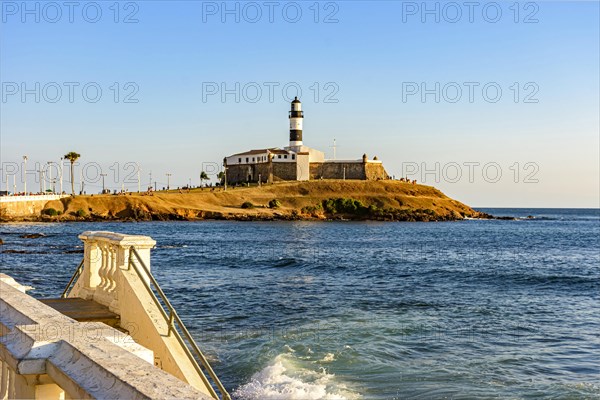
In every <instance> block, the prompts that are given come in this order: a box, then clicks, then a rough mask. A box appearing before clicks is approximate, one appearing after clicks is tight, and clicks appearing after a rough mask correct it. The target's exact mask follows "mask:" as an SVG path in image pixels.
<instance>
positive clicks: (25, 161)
mask: <svg viewBox="0 0 600 400" xmlns="http://www.w3.org/2000/svg"><path fill="white" fill-rule="evenodd" d="M23 192H24V193H25V195H27V156H23Z"/></svg>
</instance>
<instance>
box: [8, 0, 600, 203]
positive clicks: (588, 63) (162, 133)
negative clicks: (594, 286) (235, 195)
mask: <svg viewBox="0 0 600 400" xmlns="http://www.w3.org/2000/svg"><path fill="white" fill-rule="evenodd" d="M224 4H225V3H223V2H200V1H170V2H163V1H140V2H120V3H117V7H115V3H114V2H112V1H108V2H96V3H93V2H78V3H77V6H76V7H75V8H74V9H73V14H72V19H73V22H70V21H69V18H70V16H69V9H68V8H67V6H65V5H64V3H62V2H58V3H47V2H28V3H27V7H29V10H33V11H32V12H31V13H27V12H26V10H24V9H23V3H21V2H6V1H5V2H3V3H2V24H1V27H0V34H1V36H0V46H1V55H0V56H1V58H0V74H1V76H0V78H1V79H0V80H1V81H2V99H1V101H2V102H1V103H0V106H1V120H0V128H1V138H0V141H1V142H0V143H1V147H2V148H1V150H0V157H1V161H2V166H3V173H2V175H3V176H2V189H4V187H5V179H6V178H5V174H6V173H7V172H8V173H12V171H13V170H14V168H15V166H14V165H15V163H17V164H20V162H21V161H20V160H21V157H22V156H23V155H27V156H28V157H29V162H28V170H31V171H32V170H34V169H35V167H34V166H33V164H34V163H35V162H40V163H44V164H45V163H46V162H47V161H57V162H58V161H59V158H60V156H61V155H63V154H65V153H66V152H68V151H71V150H74V151H77V152H79V153H81V154H82V158H81V161H80V163H81V165H79V166H78V168H79V171H80V170H82V169H83V170H84V171H85V174H86V176H87V184H86V189H87V191H88V193H89V192H95V191H98V190H99V189H100V187H101V181H100V178H99V177H98V176H97V175H98V171H100V169H101V170H102V172H103V173H107V177H106V185H107V186H108V187H110V188H121V185H122V184H124V180H125V179H126V177H127V175H128V174H129V175H130V176H129V177H128V179H127V180H126V183H125V186H126V187H128V188H129V189H137V183H136V182H137V181H136V179H137V178H135V177H132V176H131V173H132V171H133V169H132V167H131V165H132V164H131V163H137V164H139V165H140V166H141V169H142V173H141V175H142V180H143V182H144V184H147V182H148V179H149V176H148V174H149V172H150V171H152V174H153V180H157V181H158V186H164V185H166V181H167V178H166V175H165V174H166V173H172V174H173V175H172V177H171V184H172V186H177V185H185V184H187V183H188V180H189V179H192V182H193V183H194V184H198V183H199V181H198V176H199V172H200V171H201V170H202V169H203V163H204V166H205V167H204V169H207V170H209V171H210V170H212V168H213V167H212V166H213V165H218V164H219V163H220V160H222V158H223V156H225V155H229V154H232V153H236V152H239V151H243V150H247V149H250V148H261V147H275V146H278V147H283V146H285V145H287V140H288V120H287V111H288V109H289V103H288V98H287V97H286V96H289V97H293V95H294V93H295V90H296V88H298V87H299V88H300V89H301V90H302V95H301V100H302V101H303V106H304V110H305V122H304V142H305V144H307V145H309V146H311V147H315V148H318V149H321V150H323V151H325V152H326V153H327V155H328V156H331V155H332V154H331V150H332V149H331V147H330V146H331V145H332V142H333V139H334V138H335V139H336V140H337V145H338V148H337V157H338V158H352V159H356V158H360V156H362V154H363V153H367V154H368V155H369V156H370V157H373V156H375V155H376V156H378V157H379V158H380V159H382V160H383V161H384V163H385V166H386V168H387V170H388V172H389V173H390V174H391V175H395V176H396V177H399V176H402V175H409V177H411V178H413V179H417V180H418V181H419V182H424V183H425V184H429V185H433V186H436V187H439V188H440V189H442V190H443V191H444V192H445V193H446V194H448V195H449V196H452V197H455V198H457V199H459V200H461V201H464V202H466V203H468V204H470V205H472V206H480V207H483V206H498V207H502V206H505V207H518V206H521V207H598V206H599V202H600V200H599V193H600V187H599V183H598V182H599V181H600V171H599V169H600V165H599V163H600V161H599V151H600V150H599V149H600V141H599V136H600V133H599V129H600V128H599V113H598V110H599V108H600V104H599V91H600V88H599V52H600V44H599V36H600V34H599V27H598V24H599V22H598V21H599V18H600V12H599V6H598V2H517V3H515V2H512V1H511V2H473V4H474V5H473V8H472V9H471V10H470V9H469V8H468V7H467V6H465V5H464V4H465V3H464V2H456V3H452V2H427V3H426V5H424V4H425V3H423V2H400V1H397V2H395V1H381V2H364V1H340V2H319V3H315V2H312V1H309V2H277V1H275V2H270V3H268V2H228V3H226V5H225V6H224ZM56 5H58V6H56ZM36 7H37V9H36ZM224 7H227V9H228V10H233V12H231V13H224V10H225V9H224ZM269 7H273V8H272V10H273V14H272V22H271V21H270V16H269V11H270V10H269ZM424 7H427V9H428V10H434V11H433V13H429V14H427V13H424V12H423V11H424ZM436 7H437V10H438V11H437V15H436V11H435V10H436ZM117 9H118V11H119V13H118V15H116V14H115V11H116V10H117ZM257 9H260V12H261V15H260V16H259V15H258V14H256V10H257ZM317 9H318V11H319V12H318V15H316V14H315V12H316V10H317ZM57 10H60V13H61V15H60V16H59V15H58V14H57ZM84 10H85V12H84ZM97 10H101V15H98V16H97V17H96V15H97V14H96V12H97ZM236 10H237V11H236ZM284 10H285V11H284ZM297 10H301V13H302V14H301V16H298V14H297ZM457 10H458V11H459V12H460V13H461V14H462V15H461V16H460V17H459V16H458V14H456V12H457ZM498 10H499V11H500V12H501V14H497V12H498ZM517 10H518V14H517V13H516V11H517ZM470 11H472V16H469V12H470ZM36 14H37V15H36ZM36 17H37V18H38V19H39V21H36ZM436 17H437V18H438V19H439V21H436ZM115 18H116V20H117V21H118V22H115ZM236 18H238V19H239V21H236ZM95 19H97V22H92V21H94V20H95ZM315 19H316V20H317V22H315ZM470 19H472V20H470ZM53 20H56V22H52V21H53ZM125 20H127V21H128V22H129V23H125ZM253 20H255V22H253ZM294 20H297V21H296V22H294ZM515 20H516V22H515ZM136 21H137V22H136ZM494 21H495V22H494ZM69 82H71V83H69ZM465 82H466V83H467V84H465ZM36 83H39V89H38V87H36ZM115 83H117V85H116V86H114V85H115ZM69 85H70V87H72V88H73V98H72V102H71V101H70V99H69ZM85 85H87V89H86V90H87V92H86V93H87V97H85V96H86V93H83V90H82V88H83V87H84V86H85ZM215 85H216V86H215ZM236 85H238V86H236ZM286 85H287V87H288V89H289V90H288V92H287V95H285V94H284V93H282V88H283V87H284V86H286ZM436 85H438V86H436ZM223 86H224V87H225V88H226V89H228V90H229V91H230V92H229V94H227V95H226V96H225V97H224V98H222V97H221V93H220V92H221V88H222V87H223ZM57 87H59V88H60V89H61V96H60V97H59V96H58V92H57V91H56V88H57ZM117 87H118V93H117ZM215 87H216V88H218V91H219V92H218V93H216V94H210V93H209V92H207V90H208V89H214V88H215ZM257 87H258V88H260V89H261V95H260V96H259V95H258V92H257V91H256V88H257ZM269 87H273V88H274V92H273V93H274V95H273V98H272V99H270V98H269ZM484 87H485V88H486V91H485V92H484V90H483V88H484ZM97 88H100V89H101V91H102V94H101V95H99V96H96V95H95V93H96V92H95V90H96V89H97ZM237 88H239V89H237ZM317 88H318V89H317ZM438 88H439V89H438ZM469 88H472V90H473V92H472V99H469V90H470V89H469ZM22 89H28V90H30V92H29V94H26V95H25V96H24V97H23V96H22V94H23V93H22V92H23V91H22ZM415 89H416V90H418V92H416V93H414V91H415ZM422 89H426V90H429V92H427V93H429V94H427V95H425V97H422V96H421V91H422ZM498 89H499V90H501V95H496V93H497V90H498ZM411 90H412V91H411ZM458 90H460V91H461V92H460V93H461V96H460V97H458V93H459V92H458ZM236 92H237V95H238V96H239V101H236V100H238V99H236ZM36 95H38V96H39V102H37V101H36V100H37V99H36ZM436 96H438V97H439V99H437V100H438V101H436ZM95 100H97V102H92V101H95ZM115 100H116V101H115ZM131 100H134V101H137V102H129V101H131ZM223 100H224V101H223ZM53 101H54V102H53ZM128 163H130V164H128ZM423 171H429V172H428V173H426V174H423ZM498 173H500V175H498ZM55 175H56V174H55ZM27 176H28V179H27V182H28V185H29V187H28V190H32V189H33V188H39V184H38V183H36V182H35V178H36V174H35V173H31V172H30V173H28V175H27ZM21 180H22V179H21V177H19V178H18V179H17V182H20V181H21ZM76 181H79V178H77V179H76ZM9 182H10V184H11V185H12V178H10V177H9ZM20 186H21V184H20V183H18V187H20Z"/></svg>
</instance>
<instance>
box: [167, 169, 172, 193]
mask: <svg viewBox="0 0 600 400" xmlns="http://www.w3.org/2000/svg"><path fill="white" fill-rule="evenodd" d="M166 175H167V190H169V189H170V188H171V175H173V174H168V173H167V174H166Z"/></svg>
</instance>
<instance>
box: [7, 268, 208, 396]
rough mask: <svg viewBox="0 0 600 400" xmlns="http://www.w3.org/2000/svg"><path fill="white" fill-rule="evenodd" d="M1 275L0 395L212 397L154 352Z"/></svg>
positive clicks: (127, 336)
mask: <svg viewBox="0 0 600 400" xmlns="http://www.w3.org/2000/svg"><path fill="white" fill-rule="evenodd" d="M25 289H26V288H25V287H23V286H21V285H19V284H18V283H16V282H15V281H14V280H13V279H12V278H11V277H9V276H7V275H4V274H0V399H25V398H27V399H48V400H52V399H65V398H73V399H84V398H114V399H117V398H119V399H173V398H178V399H208V398H209V397H208V396H206V395H205V394H204V392H203V391H199V390H197V389H196V388H194V387H192V386H191V385H188V384H186V383H184V382H181V381H180V380H179V379H177V378H175V377H174V376H172V375H171V374H168V373H166V372H164V371H161V370H160V369H158V368H156V367H154V366H153V365H152V362H153V361H154V354H153V352H152V351H151V350H149V349H148V348H146V347H143V346H141V345H140V344H138V343H136V342H135V341H134V340H133V339H132V337H131V336H130V335H128V334H126V333H123V332H121V331H118V330H116V329H114V328H111V327H109V326H108V325H105V324H103V323H99V322H87V323H79V322H77V321H75V320H73V319H71V318H69V317H67V316H65V315H63V314H61V313H59V312H58V311H56V310H54V309H53V308H50V307H49V306H47V305H45V304H43V303H41V302H39V301H38V300H36V299H34V298H33V297H31V296H29V295H27V294H26V293H25Z"/></svg>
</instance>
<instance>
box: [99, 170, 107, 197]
mask: <svg viewBox="0 0 600 400" xmlns="http://www.w3.org/2000/svg"><path fill="white" fill-rule="evenodd" d="M100 176H101V177H102V194H104V193H105V189H104V177H105V176H106V174H100Z"/></svg>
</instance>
